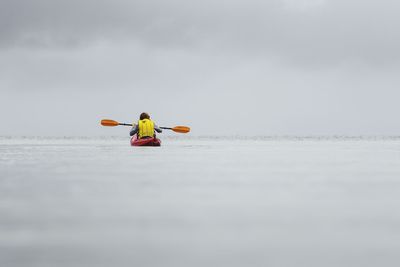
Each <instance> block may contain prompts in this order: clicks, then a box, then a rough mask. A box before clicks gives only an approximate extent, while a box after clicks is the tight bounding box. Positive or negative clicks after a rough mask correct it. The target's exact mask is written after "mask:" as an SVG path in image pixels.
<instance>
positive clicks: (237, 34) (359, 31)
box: [0, 0, 400, 65]
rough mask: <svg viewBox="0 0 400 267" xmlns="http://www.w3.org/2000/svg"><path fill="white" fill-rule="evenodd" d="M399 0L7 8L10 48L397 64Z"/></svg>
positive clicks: (0, 16)
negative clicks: (137, 47) (136, 49)
mask: <svg viewBox="0 0 400 267" xmlns="http://www.w3.org/2000/svg"><path fill="white" fill-rule="evenodd" d="M399 11H400V3H398V2H396V1H390V0H385V1H379V2H377V1H360V0H350V1H322V0H299V1H288V0H286V1H281V0H273V1H255V0H253V1H122V0H117V1H75V0H71V1H51V0H42V1H29V0H27V1H10V0H8V1H7V0H6V1H4V0H3V1H2V8H1V11H0V25H1V26H0V27H1V37H0V38H1V39H0V42H1V43H2V45H3V47H4V46H15V45H20V46H24V45H26V46H37V47H46V48H48V47H50V48H54V47H58V46H61V47H75V48H76V47H79V46H87V45H90V44H92V43H93V42H96V41H99V40H113V41H114V42H136V43H142V44H143V45H146V46H155V47H162V48H164V49H166V48H167V49H168V48H171V47H172V48H179V49H188V50H190V49H201V50H203V51H204V52H205V53H211V54H212V53H215V52H216V51H220V50H221V49H223V50H225V51H226V52H229V53H231V54H243V55H245V56H246V57H249V56H250V57H261V58H268V59H269V58H275V57H277V58H279V59H280V60H285V61H287V62H289V63H294V64H296V63H300V64H304V63H309V64H319V65H320V64H322V65H324V64H328V65H329V64H335V63H340V62H343V61H346V60H355V61H357V60H358V61H364V62H366V63H368V64H371V65H374V64H383V65H385V64H394V63H395V64H397V63H398V61H399V59H400V52H399V50H398V49H397V47H399V45H400V34H399V32H400V19H399V18H398V13H399Z"/></svg>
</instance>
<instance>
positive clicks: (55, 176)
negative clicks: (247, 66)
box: [0, 137, 400, 267]
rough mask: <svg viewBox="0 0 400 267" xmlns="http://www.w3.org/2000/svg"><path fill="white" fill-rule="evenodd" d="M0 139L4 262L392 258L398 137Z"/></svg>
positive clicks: (0, 259) (399, 229)
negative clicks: (140, 141) (151, 144)
mask: <svg viewBox="0 0 400 267" xmlns="http://www.w3.org/2000/svg"><path fill="white" fill-rule="evenodd" d="M163 141H164V142H163V146H162V147H160V148H141V147H136V148H132V147H130V146H129V145H128V140H126V139H123V138H6V137H3V138H0V266H7V267H13V266H30V267H31V266H38V267H39V266H40V267H47V266H48V267H54V266H57V267H64V266H74V267H80V266H82V267H83V266H85V267H90V266H96V267H97V266H100V267H102V266H141V267H142V266H144V267H146V266H163V267H165V266H167V267H168V266H171V267H180V266H182V267H183V266H185V267H187V266H195V267H196V266H230V267H231V266H232V267H235V266H260V267H261V266H307V267H309V266H362V267H365V266H399V265H400V257H399V256H398V252H399V250H400V211H399V210H400V194H399V193H400V139H398V138H372V139H368V138H361V139H357V138H223V137H221V138H189V139H179V138H178V139H173V138H169V139H164V140H163Z"/></svg>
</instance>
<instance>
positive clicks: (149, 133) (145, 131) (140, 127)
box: [129, 112, 162, 139]
mask: <svg viewBox="0 0 400 267" xmlns="http://www.w3.org/2000/svg"><path fill="white" fill-rule="evenodd" d="M154 131H156V132H157V133H162V130H161V128H160V127H158V126H157V125H156V124H155V123H154V122H153V121H152V120H151V119H150V116H149V114H147V113H145V112H143V113H142V114H140V118H139V122H138V124H134V125H133V127H132V129H131V132H130V133H129V134H130V136H133V135H135V134H137V135H138V138H139V139H141V138H151V137H155V136H156V135H155V132H154Z"/></svg>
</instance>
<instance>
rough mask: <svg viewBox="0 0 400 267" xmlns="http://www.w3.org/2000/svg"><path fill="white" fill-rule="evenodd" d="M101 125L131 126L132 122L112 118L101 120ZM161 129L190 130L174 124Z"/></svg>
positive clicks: (178, 131)
mask: <svg viewBox="0 0 400 267" xmlns="http://www.w3.org/2000/svg"><path fill="white" fill-rule="evenodd" d="M101 125H103V126H111V127H113V126H118V125H122V126H132V124H130V123H119V122H117V121H114V120H101ZM160 128H161V129H165V130H172V131H174V132H177V133H188V132H190V128H189V127H187V126H175V127H172V128H171V127H160Z"/></svg>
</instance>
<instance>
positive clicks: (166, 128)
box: [118, 123, 173, 130]
mask: <svg viewBox="0 0 400 267" xmlns="http://www.w3.org/2000/svg"><path fill="white" fill-rule="evenodd" d="M118 125H123V126H132V124H130V123H118ZM160 129H164V130H173V129H172V128H171V127H160Z"/></svg>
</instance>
